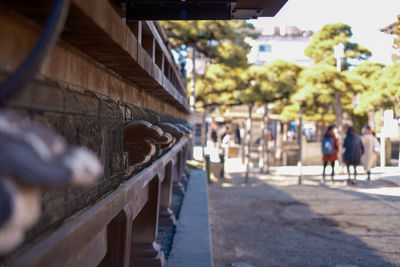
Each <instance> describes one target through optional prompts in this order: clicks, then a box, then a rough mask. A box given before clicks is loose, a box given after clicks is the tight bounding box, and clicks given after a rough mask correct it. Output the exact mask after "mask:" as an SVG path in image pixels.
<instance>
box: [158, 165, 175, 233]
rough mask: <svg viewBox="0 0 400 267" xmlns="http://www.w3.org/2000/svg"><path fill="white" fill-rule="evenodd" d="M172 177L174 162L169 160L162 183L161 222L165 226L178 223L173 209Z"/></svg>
mask: <svg viewBox="0 0 400 267" xmlns="http://www.w3.org/2000/svg"><path fill="white" fill-rule="evenodd" d="M172 177H173V175H172V162H169V163H168V164H167V165H166V166H165V177H164V180H163V181H162V183H161V193H160V224H161V225H163V226H172V225H176V219H175V216H174V214H173V212H172V210H171V200H172Z"/></svg>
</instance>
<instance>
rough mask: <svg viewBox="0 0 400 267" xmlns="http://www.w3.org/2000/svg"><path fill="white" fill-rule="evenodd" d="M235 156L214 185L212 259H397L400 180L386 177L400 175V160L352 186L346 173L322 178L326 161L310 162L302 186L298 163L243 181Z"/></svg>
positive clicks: (304, 262) (274, 262) (330, 262)
mask: <svg viewBox="0 0 400 267" xmlns="http://www.w3.org/2000/svg"><path fill="white" fill-rule="evenodd" d="M230 163H231V164H230ZM230 163H228V166H227V169H228V170H229V171H230V172H229V173H228V174H227V175H226V179H221V180H218V181H215V182H214V183H213V184H211V185H210V186H209V197H210V220H211V233H212V246H213V257H214V266H215V267H219V266H400V245H399V244H400V187H399V186H397V185H396V184H394V183H393V181H392V182H389V181H388V180H389V179H390V180H394V181H395V182H396V181H400V178H399V177H400V175H399V172H400V170H399V168H385V169H379V168H378V169H375V170H374V171H373V179H372V181H371V182H370V183H366V182H364V181H363V180H365V178H366V176H365V174H361V175H360V176H359V178H360V182H359V183H358V184H357V185H352V186H349V185H347V183H346V179H347V176H346V175H345V174H340V175H338V176H337V177H335V180H334V182H331V181H327V182H326V183H325V184H321V183H320V181H321V176H320V173H321V171H322V168H321V167H305V168H304V169H303V174H304V180H303V185H301V186H298V185H297V182H298V172H297V168H296V167H279V168H273V169H271V174H270V175H260V174H257V173H252V174H251V176H250V182H249V183H248V184H244V183H243V182H244V177H243V174H242V172H241V171H242V169H241V168H242V167H243V166H240V164H239V163H238V162H234V161H233V162H230ZM253 171H256V170H253ZM360 171H361V169H360ZM388 177H389V178H388Z"/></svg>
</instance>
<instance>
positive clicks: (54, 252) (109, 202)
mask: <svg viewBox="0 0 400 267" xmlns="http://www.w3.org/2000/svg"><path fill="white" fill-rule="evenodd" d="M186 142H188V139H186V138H183V139H182V140H181V141H180V142H179V143H178V144H176V145H175V146H174V147H173V148H172V149H171V150H170V151H169V152H167V153H166V154H165V155H164V156H162V157H161V158H159V159H157V160H156V161H155V162H153V164H152V165H151V166H149V167H147V168H146V169H145V170H143V171H142V172H141V173H139V174H138V175H136V176H134V177H132V178H131V179H129V180H128V181H127V182H125V183H124V184H121V185H120V186H119V187H118V188H117V189H116V190H115V191H114V192H112V193H111V194H110V195H108V196H107V197H105V198H104V199H102V200H101V201H100V202H98V203H97V204H95V205H94V206H93V207H91V208H90V209H88V210H86V211H85V212H83V213H82V214H80V215H79V216H77V217H75V218H74V219H71V220H70V221H69V222H68V223H66V224H65V225H63V226H62V227H61V228H59V229H58V230H57V231H55V232H54V233H52V234H51V235H50V236H49V237H47V238H46V239H44V240H43V241H41V242H39V243H38V244H36V245H35V246H33V247H32V248H31V249H29V250H28V251H26V252H25V253H24V254H23V255H21V256H20V257H19V258H18V259H17V260H16V261H15V262H14V263H12V264H11V266H48V265H46V264H50V263H54V262H57V264H55V265H54V264H52V265H51V266H86V265H68V263H69V262H70V261H71V260H72V261H73V259H74V258H76V255H78V254H79V253H80V252H79V251H85V253H82V254H79V255H81V257H85V254H89V253H94V252H92V250H93V249H99V251H100V254H96V255H95V257H94V259H93V262H95V263H96V264H99V263H100V261H99V259H98V258H99V257H100V256H99V255H103V256H104V255H105V253H106V252H105V250H104V247H105V244H104V242H103V237H104V234H105V232H104V231H105V229H107V226H108V225H109V224H110V222H111V221H112V220H113V219H114V218H116V216H118V214H120V213H121V211H123V210H126V209H128V212H126V213H127V214H128V213H130V214H131V215H130V218H128V221H132V220H134V218H135V216H137V214H139V212H140V211H141V209H142V208H143V207H144V205H145V203H146V201H147V200H146V199H147V198H148V197H149V195H148V194H147V192H148V184H149V183H150V181H152V180H153V179H154V177H161V176H162V174H161V173H162V172H164V171H165V166H166V164H168V162H170V161H171V158H175V157H176V155H177V154H178V153H179V152H180V151H181V150H182V149H183V147H184V146H185V145H186ZM143 190H144V191H143ZM153 197H154V196H153ZM133 238H134V237H133ZM93 240H97V241H96V242H95V244H92V243H91V242H92V241H93ZM93 242H94V241H93ZM87 244H90V248H88V249H86V250H85V249H84V248H85V246H86V245H87ZM87 257H89V255H87ZM100 260H101V259H100ZM89 266H90V265H89Z"/></svg>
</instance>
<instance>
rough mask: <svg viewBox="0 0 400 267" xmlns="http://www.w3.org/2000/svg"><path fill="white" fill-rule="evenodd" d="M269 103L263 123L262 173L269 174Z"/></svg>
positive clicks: (266, 105)
mask: <svg viewBox="0 0 400 267" xmlns="http://www.w3.org/2000/svg"><path fill="white" fill-rule="evenodd" d="M268 119H269V113H268V103H264V116H263V120H262V122H261V133H262V135H261V147H262V150H261V155H260V156H261V157H260V159H261V166H260V167H261V173H269V163H268V153H269V151H268Z"/></svg>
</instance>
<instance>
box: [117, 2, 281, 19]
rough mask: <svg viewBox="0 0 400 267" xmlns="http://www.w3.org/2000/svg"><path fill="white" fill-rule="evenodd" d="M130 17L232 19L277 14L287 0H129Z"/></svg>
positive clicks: (122, 3)
mask: <svg viewBox="0 0 400 267" xmlns="http://www.w3.org/2000/svg"><path fill="white" fill-rule="evenodd" d="M114 2H118V3H120V4H121V5H122V6H123V7H124V8H126V18H127V20H228V19H256V18H258V17H273V16H275V15H276V14H277V13H278V11H279V10H280V9H281V8H282V7H283V6H284V5H285V3H286V2H287V0H125V1H119V0H114Z"/></svg>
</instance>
